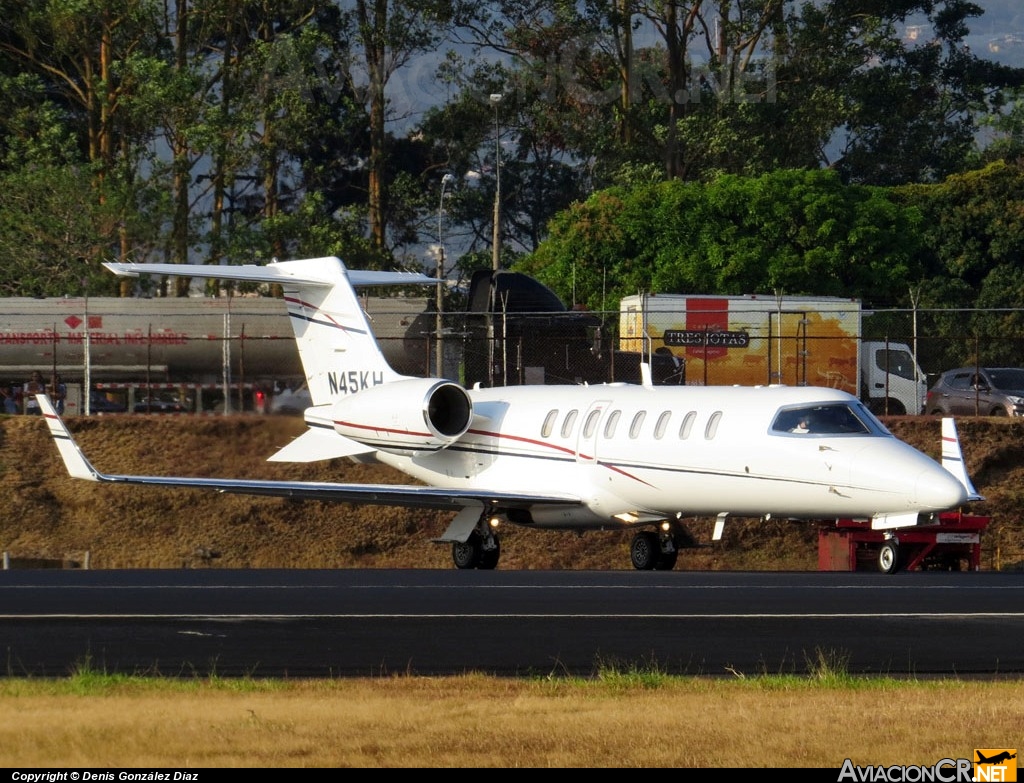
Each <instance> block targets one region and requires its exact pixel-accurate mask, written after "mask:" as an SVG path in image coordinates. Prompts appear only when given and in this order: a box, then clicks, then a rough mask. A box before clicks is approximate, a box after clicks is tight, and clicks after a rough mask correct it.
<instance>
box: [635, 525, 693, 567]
mask: <svg viewBox="0 0 1024 783" xmlns="http://www.w3.org/2000/svg"><path fill="white" fill-rule="evenodd" d="M685 546H693V539H692V537H691V536H690V534H689V533H687V532H686V530H685V529H684V528H683V527H682V526H681V525H678V524H673V523H672V522H669V521H665V522H662V523H661V526H660V527H659V528H658V529H657V530H642V531H640V532H639V533H637V534H636V535H635V536H633V541H632V543H631V544H630V545H629V559H630V560H631V561H632V562H633V568H635V569H637V570H638V571H671V570H672V569H673V568H675V567H676V560H677V559H678V558H679V550H680V549H681V548H682V547H685Z"/></svg>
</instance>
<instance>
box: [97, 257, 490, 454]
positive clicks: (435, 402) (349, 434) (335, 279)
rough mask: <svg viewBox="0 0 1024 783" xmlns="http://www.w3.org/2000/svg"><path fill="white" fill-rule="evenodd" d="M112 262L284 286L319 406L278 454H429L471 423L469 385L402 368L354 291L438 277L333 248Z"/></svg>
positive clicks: (120, 267)
mask: <svg viewBox="0 0 1024 783" xmlns="http://www.w3.org/2000/svg"><path fill="white" fill-rule="evenodd" d="M105 266H106V267H107V268H108V269H109V270H110V271H112V272H114V273H115V274H118V275H125V276H135V277H137V276H139V275H142V274H150V275H169V276H176V277H206V278H214V279H219V280H243V281H246V282H257V283H270V284H277V285H280V286H281V288H282V290H283V291H284V301H285V304H286V307H287V310H288V316H289V318H290V320H291V324H292V329H293V331H294V333H295V341H296V344H297V346H298V351H299V358H300V360H301V362H302V368H303V372H304V374H305V376H306V385H307V387H308V388H309V393H310V397H311V398H312V401H313V407H312V408H310V409H308V410H307V411H306V413H305V418H306V423H307V424H308V425H309V427H310V432H308V433H306V434H305V435H303V436H302V437H301V438H297V439H296V440H295V441H293V442H292V443H291V444H289V445H288V446H286V447H285V448H284V449H282V450H281V451H279V452H278V453H277V454H275V455H274V456H273V457H271V459H272V460H275V461H280V462H306V461H314V460H320V459H333V458H335V457H341V456H355V455H357V454H365V453H368V452H372V451H375V450H384V451H391V452H395V453H401V454H421V453H424V452H431V451H436V450H437V449H440V448H445V447H446V446H448V445H449V444H450V443H452V442H453V441H454V440H457V439H458V438H459V437H460V436H461V435H462V434H463V433H464V432H465V431H466V429H467V428H468V427H469V422H470V419H471V416H472V405H471V403H470V401H469V398H468V395H467V394H466V392H465V390H464V389H463V388H462V387H461V386H459V385H458V384H455V383H452V382H451V381H446V380H443V379H437V378H414V377H411V376H406V375H400V374H399V373H397V372H395V371H394V370H393V369H392V368H391V366H390V365H389V364H388V362H387V359H386V358H385V356H384V354H383V352H382V351H381V350H380V346H379V345H378V344H377V339H376V337H374V334H373V330H372V328H371V326H370V322H369V320H368V319H367V317H366V313H365V312H364V311H363V307H362V304H361V303H360V301H359V297H358V296H357V295H356V291H355V288H356V287H357V286H392V285H436V283H437V281H436V280H435V279H434V278H432V277H427V276H425V275H421V274H414V273H408V272H373V271H349V270H348V269H346V267H345V265H344V264H343V263H342V262H341V260H340V259H338V258H334V257H327V258H309V259H302V260H296V261H275V262H273V263H270V264H267V265H265V266H255V265H243V266H209V265H194V264H120V263H108V264H105ZM356 396H358V398H359V399H358V403H357V402H356V401H355V399H354V398H355V397H356ZM332 431H333V432H332ZM325 434H327V435H330V436H331V437H323V436H324V435H325ZM336 435H342V436H343V437H342V438H337V437H335V436H336Z"/></svg>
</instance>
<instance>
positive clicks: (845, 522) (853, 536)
mask: <svg viewBox="0 0 1024 783" xmlns="http://www.w3.org/2000/svg"><path fill="white" fill-rule="evenodd" d="M990 521H991V518H990V517H980V516H971V515H969V514H964V513H962V512H959V511H949V512H946V513H943V514H939V517H938V522H936V523H935V524H933V525H921V526H919V527H907V528H899V529H897V530H872V529H871V522H870V521H869V520H853V519H840V520H838V521H837V522H836V524H835V525H829V526H827V527H822V528H821V529H820V530H819V531H818V570H819V571H881V572H882V573H883V574H891V573H894V572H896V571H899V570H901V569H902V570H907V571H977V570H978V569H979V568H980V566H981V531H982V530H984V529H985V528H986V527H987V526H988V523H989V522H990Z"/></svg>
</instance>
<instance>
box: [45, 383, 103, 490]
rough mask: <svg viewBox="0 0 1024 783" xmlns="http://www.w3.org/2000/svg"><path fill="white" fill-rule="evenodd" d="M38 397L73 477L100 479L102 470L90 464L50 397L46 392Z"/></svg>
mask: <svg viewBox="0 0 1024 783" xmlns="http://www.w3.org/2000/svg"><path fill="white" fill-rule="evenodd" d="M36 399H37V400H38V401H39V409H40V410H41V411H42V412H43V418H45V419H46V426H47V427H49V428H50V437H52V438H53V440H54V442H55V443H56V444H57V450H58V451H59V452H60V456H61V459H62V460H64V467H65V468H67V470H68V473H70V474H71V477H72V478H78V479H85V480H87V481H99V480H100V479H101V478H102V476H101V474H100V472H99V471H98V470H96V468H94V467H93V466H92V465H91V464H90V462H89V460H87V459H86V458H85V455H84V454H83V453H82V450H81V449H80V448H78V444H77V443H75V440H74V438H72V437H71V433H70V432H69V431H68V428H67V426H66V425H65V424H64V422H63V421H62V420H61V418H60V416H58V415H57V411H56V410H54V408H53V403H51V402H50V398H49V397H47V396H46V395H45V394H37V395H36Z"/></svg>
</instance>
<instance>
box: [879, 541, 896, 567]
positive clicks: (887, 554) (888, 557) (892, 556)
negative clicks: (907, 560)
mask: <svg viewBox="0 0 1024 783" xmlns="http://www.w3.org/2000/svg"><path fill="white" fill-rule="evenodd" d="M899 556H900V547H899V544H897V543H896V542H895V541H886V542H885V543H884V544H882V548H881V549H880V550H879V551H878V570H879V571H881V572H882V573H883V574H894V573H896V571H897V570H899V562H900V558H899Z"/></svg>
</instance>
